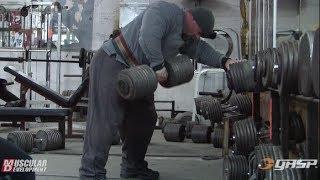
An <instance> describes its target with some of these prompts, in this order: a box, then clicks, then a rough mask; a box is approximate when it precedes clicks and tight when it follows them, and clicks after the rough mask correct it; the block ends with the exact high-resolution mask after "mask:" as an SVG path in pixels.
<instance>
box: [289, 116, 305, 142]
mask: <svg viewBox="0 0 320 180" xmlns="http://www.w3.org/2000/svg"><path fill="white" fill-rule="evenodd" d="M305 134H306V133H305V128H304V125H303V121H302V118H301V116H300V115H299V114H298V113H297V112H290V113H289V138H290V139H291V140H294V141H295V143H302V142H303V141H304V140H305V138H306V137H305Z"/></svg>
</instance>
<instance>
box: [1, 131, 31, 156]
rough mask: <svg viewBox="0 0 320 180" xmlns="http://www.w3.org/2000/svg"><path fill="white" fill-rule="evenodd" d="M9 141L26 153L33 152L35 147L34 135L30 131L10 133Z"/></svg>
mask: <svg viewBox="0 0 320 180" xmlns="http://www.w3.org/2000/svg"><path fill="white" fill-rule="evenodd" d="M7 140H8V141H10V142H12V143H13V144H15V145H16V146H17V147H19V148H20V149H22V150H24V151H25V152H31V151H32V149H33V146H34V140H33V134H32V132H30V131H14V132H10V133H9V134H8V136H7Z"/></svg>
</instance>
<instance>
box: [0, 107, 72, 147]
mask: <svg viewBox="0 0 320 180" xmlns="http://www.w3.org/2000/svg"><path fill="white" fill-rule="evenodd" d="M71 113H72V111H71V109H66V108H61V109H28V108H24V107H5V108H0V121H5V122H18V121H24V122H58V130H59V131H60V133H61V135H62V144H63V148H64V147H65V120H66V117H68V116H69V115H70V114H71ZM22 124H24V123H22ZM23 128H24V127H23Z"/></svg>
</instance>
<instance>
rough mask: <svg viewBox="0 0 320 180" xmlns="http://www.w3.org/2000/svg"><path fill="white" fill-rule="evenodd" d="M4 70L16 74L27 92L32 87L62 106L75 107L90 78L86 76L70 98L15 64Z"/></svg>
mask: <svg viewBox="0 0 320 180" xmlns="http://www.w3.org/2000/svg"><path fill="white" fill-rule="evenodd" d="M3 70H4V71H6V72H8V73H10V74H12V75H13V76H15V81H17V82H19V83H20V84H21V85H22V86H23V87H22V88H23V90H25V92H26V91H27V90H28V89H31V90H32V91H34V92H36V93H38V94H40V95H42V96H43V97H45V98H47V99H49V100H50V101H52V102H54V103H56V104H58V105H59V106H61V107H74V106H75V105H76V104H77V103H78V102H79V101H80V99H81V96H82V95H83V94H84V93H85V91H86V90H87V88H88V85H89V78H88V77H86V78H84V80H83V81H82V83H81V85H80V86H79V87H78V89H77V90H76V91H75V92H74V94H73V95H72V96H71V97H70V98H66V97H64V96H62V95H61V94H59V93H57V92H55V91H53V90H52V89H50V88H48V87H46V86H42V85H40V84H39V83H37V82H36V81H35V80H34V79H32V78H30V77H28V75H26V74H25V73H23V72H21V71H19V70H16V68H15V67H13V66H6V67H4V68H3Z"/></svg>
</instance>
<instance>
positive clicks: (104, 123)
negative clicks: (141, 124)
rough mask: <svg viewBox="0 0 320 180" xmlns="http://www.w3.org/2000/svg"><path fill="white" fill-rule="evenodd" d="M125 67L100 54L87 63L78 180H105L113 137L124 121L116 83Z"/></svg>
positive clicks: (101, 52)
mask: <svg viewBox="0 0 320 180" xmlns="http://www.w3.org/2000/svg"><path fill="white" fill-rule="evenodd" d="M123 68H124V67H123V65H121V64H120V63H119V62H117V61H115V59H114V58H111V57H109V56H108V55H107V54H105V53H104V52H103V50H101V49H100V50H99V51H98V52H97V54H96V55H95V56H94V58H93V60H92V62H91V63H90V74H89V76H90V81H89V107H88V114H87V125H86V132H85V136H84V137H85V138H84V147H83V156H82V160H81V167H80V170H79V172H80V177H81V179H105V178H106V177H105V176H106V169H105V165H106V162H107V160H108V154H109V150H110V146H111V144H112V140H113V136H114V135H115V134H116V133H117V130H118V126H119V124H120V123H121V121H122V120H123V107H122V104H121V102H122V101H121V98H120V96H119V95H118V93H117V91H116V80H117V78H116V77H117V75H118V73H119V71H120V70H122V69H123Z"/></svg>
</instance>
